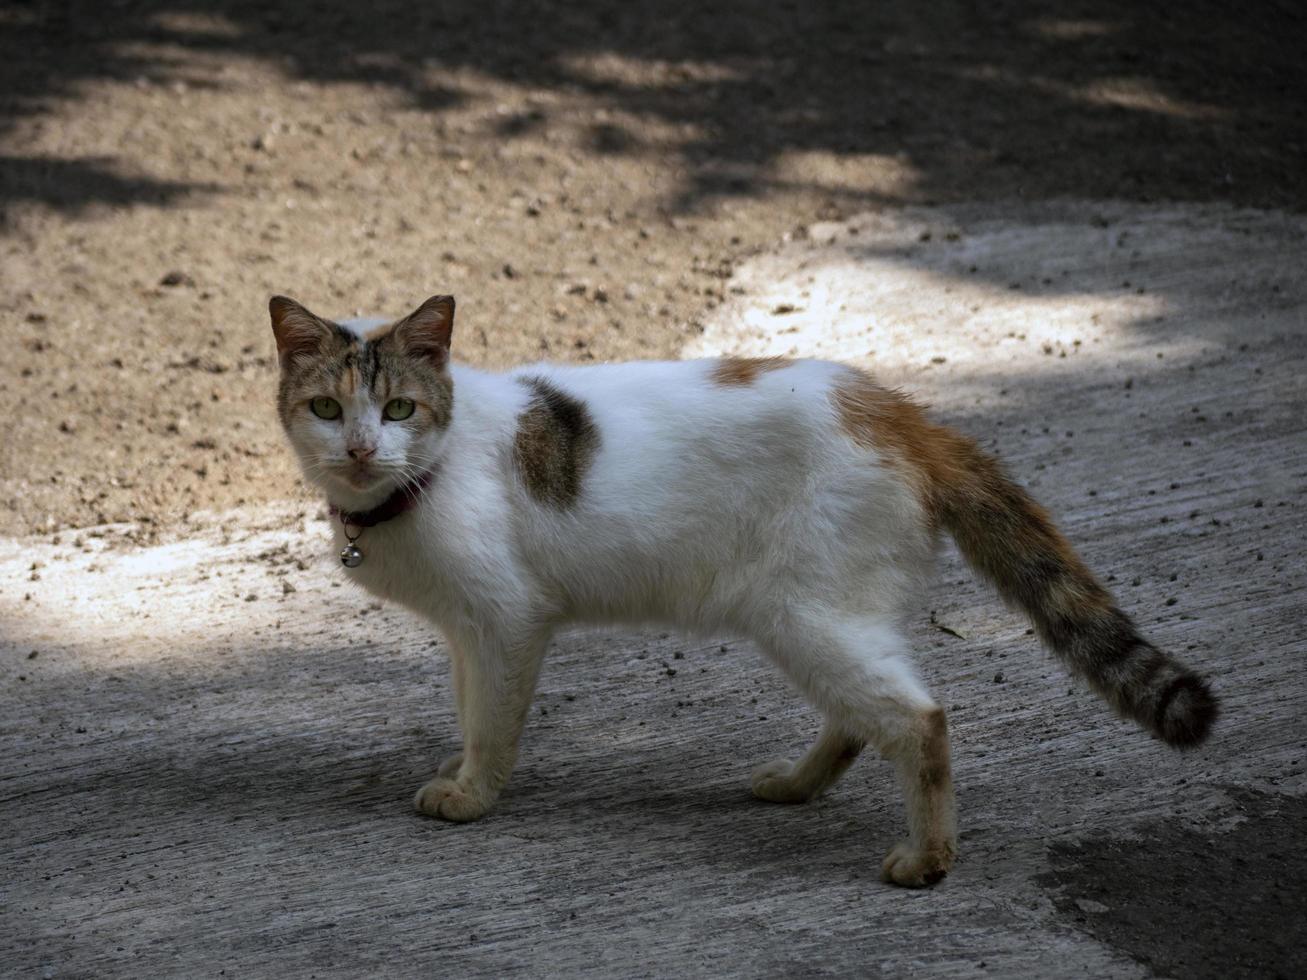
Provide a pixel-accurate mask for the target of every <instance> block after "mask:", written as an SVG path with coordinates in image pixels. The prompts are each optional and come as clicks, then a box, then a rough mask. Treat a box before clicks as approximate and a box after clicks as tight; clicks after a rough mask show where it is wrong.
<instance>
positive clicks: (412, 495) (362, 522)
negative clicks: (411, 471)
mask: <svg viewBox="0 0 1307 980" xmlns="http://www.w3.org/2000/svg"><path fill="white" fill-rule="evenodd" d="M435 475H436V472H435V470H427V471H425V472H424V473H423V474H422V475H421V476H419V477H418V478H417V479H415V480H410V481H409V482H408V483H405V484H402V485H401V486H398V487H396V488H395V489H394V491H392V492H391V494H390V496H389V497H387V498H386V499H385V500H383V501H382V502H381V503H379V504H377V506H375V507H373V508H372V509H371V510H357V511H355V510H343V509H342V508H340V507H337V506H336V505H335V504H332V505H331V514H332V516H333V517H339V518H340V522H341V523H342V524H346V525H349V526H351V527H376V526H377V525H378V524H384V523H385V522H386V521H388V520H390V519H392V518H395V517H398V516H399V515H400V514H404V513H407V512H408V511H410V510H412V509H413V508H414V507H416V506H417V503H418V500H419V499H421V497H422V491H423V490H425V489H426V488H427V487H428V486H430V484H431V481H432V479H433V478H434V477H435Z"/></svg>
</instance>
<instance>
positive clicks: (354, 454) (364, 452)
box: [349, 446, 377, 463]
mask: <svg viewBox="0 0 1307 980" xmlns="http://www.w3.org/2000/svg"><path fill="white" fill-rule="evenodd" d="M376 454H377V447H376V446H350V447H349V457H350V459H356V460H358V461H359V462H360V463H362V462H364V461H365V460H369V459H371V458H372V457H373V456H375V455H376Z"/></svg>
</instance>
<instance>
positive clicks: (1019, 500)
mask: <svg viewBox="0 0 1307 980" xmlns="http://www.w3.org/2000/svg"><path fill="white" fill-rule="evenodd" d="M923 421H924V420H923ZM925 425H926V426H929V428H930V429H931V430H932V431H931V435H932V436H933V440H932V441H935V440H938V441H937V442H936V443H935V446H934V447H933V448H935V449H936V452H934V453H932V454H931V455H932V456H934V457H935V461H934V463H935V465H931V466H927V467H924V469H925V470H926V473H925V475H926V478H927V484H928V488H927V500H928V504H929V507H930V509H931V511H932V513H933V516H934V517H935V519H936V520H937V521H938V523H939V525H940V526H941V527H943V528H944V529H946V530H947V531H948V532H949V533H950V534H951V535H952V536H953V539H954V541H956V542H957V545H958V549H959V550H960V551H961V552H962V555H963V557H965V558H966V560H967V562H968V563H969V564H970V565H971V567H972V568H974V569H975V570H976V571H977V572H978V573H979V574H980V575H981V576H983V577H984V578H985V579H986V580H988V581H989V582H990V583H991V584H992V585H993V586H994V587H995V588H996V589H998V591H999V593H1000V594H1001V595H1002V596H1003V597H1004V598H1005V599H1006V600H1007V601H1009V602H1011V603H1013V604H1014V605H1016V606H1018V607H1020V608H1021V609H1023V610H1024V611H1025V612H1026V614H1027V615H1028V616H1029V617H1030V619H1031V621H1032V622H1033V623H1034V626H1035V630H1036V631H1037V632H1038V633H1039V636H1040V638H1041V639H1042V640H1043V641H1044V643H1045V644H1046V645H1047V646H1048V647H1049V648H1050V649H1051V650H1052V651H1053V652H1054V653H1055V654H1056V655H1057V656H1058V657H1059V658H1060V659H1061V660H1062V662H1063V663H1065V664H1066V665H1067V667H1068V668H1069V669H1070V670H1071V672H1072V673H1073V674H1075V675H1076V676H1077V677H1080V678H1083V679H1084V680H1085V681H1086V682H1088V684H1089V686H1090V687H1092V688H1093V689H1094V691H1096V692H1097V693H1098V694H1099V695H1100V696H1101V697H1102V698H1103V699H1104V700H1105V701H1107V703H1108V704H1110V705H1111V706H1112V707H1113V708H1114V709H1115V710H1116V711H1117V713H1118V714H1120V715H1122V716H1123V717H1125V718H1131V719H1133V720H1134V721H1136V722H1138V723H1139V724H1140V725H1141V726H1143V727H1144V728H1145V729H1147V730H1148V731H1149V732H1151V733H1152V734H1153V735H1155V736H1157V737H1158V738H1160V739H1161V740H1162V741H1164V742H1166V743H1167V744H1168V745H1174V746H1177V747H1180V748H1187V747H1190V746H1194V745H1198V744H1199V743H1200V742H1202V741H1203V740H1204V739H1205V738H1206V737H1207V735H1208V732H1209V731H1210V730H1211V727H1212V723H1213V722H1214V721H1215V720H1216V716H1217V714H1218V707H1217V703H1216V699H1215V698H1214V697H1213V696H1212V693H1211V690H1210V689H1209V688H1208V686H1207V682H1206V681H1204V680H1203V679H1202V678H1201V677H1199V676H1198V675H1197V674H1196V673H1194V672H1193V671H1192V670H1190V669H1189V668H1188V667H1186V666H1185V665H1184V664H1182V663H1180V662H1179V661H1178V660H1176V659H1174V658H1173V657H1171V656H1169V655H1168V654H1166V653H1163V652H1162V651H1161V650H1159V649H1157V648H1156V647H1155V646H1153V645H1152V644H1151V643H1149V642H1148V641H1147V640H1145V639H1144V638H1143V637H1141V636H1140V635H1139V632H1138V630H1136V629H1135V624H1134V623H1133V622H1132V621H1131V619H1130V617H1129V616H1127V615H1126V614H1125V613H1123V612H1122V611H1121V610H1120V609H1118V608H1117V606H1116V603H1115V602H1114V601H1113V599H1112V596H1111V594H1110V593H1109V592H1108V591H1107V589H1106V588H1104V587H1103V585H1102V584H1101V583H1100V582H1099V581H1098V579H1097V578H1095V576H1094V574H1093V572H1091V571H1090V570H1089V569H1088V568H1087V567H1086V566H1085V563H1084V562H1083V561H1081V559H1080V556H1079V555H1077V554H1076V553H1075V551H1074V550H1073V549H1072V547H1071V545H1070V543H1069V542H1068V541H1067V540H1066V538H1064V537H1063V536H1062V534H1061V533H1060V532H1059V531H1058V529H1057V528H1056V527H1055V526H1054V524H1053V521H1052V520H1051V519H1050V518H1049V516H1048V513H1047V512H1046V511H1045V510H1044V509H1043V508H1042V507H1040V506H1039V504H1037V503H1036V502H1035V501H1034V500H1033V499H1032V498H1031V497H1030V495H1029V494H1028V493H1026V491H1025V490H1023V489H1022V488H1021V487H1019V486H1018V485H1017V484H1016V483H1014V482H1013V481H1012V480H1011V479H1010V478H1009V477H1008V475H1007V474H1006V473H1005V472H1004V471H1003V467H1002V466H1001V465H1000V464H999V462H998V461H997V460H996V459H994V458H993V457H992V456H990V455H988V454H986V453H984V452H982V451H981V450H980V448H979V447H978V446H976V444H975V443H973V442H972V441H971V440H969V439H966V438H965V437H963V436H960V435H958V434H957V433H954V432H952V431H950V430H948V429H943V428H941V427H939V426H934V425H931V424H930V423H925ZM940 450H942V452H940ZM941 456H942V457H943V458H942V459H941V458H940V457H941Z"/></svg>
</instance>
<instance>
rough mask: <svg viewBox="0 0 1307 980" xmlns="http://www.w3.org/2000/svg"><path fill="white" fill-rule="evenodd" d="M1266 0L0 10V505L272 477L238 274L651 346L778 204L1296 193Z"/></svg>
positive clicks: (503, 346) (664, 347)
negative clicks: (0, 349) (439, 302)
mask: <svg viewBox="0 0 1307 980" xmlns="http://www.w3.org/2000/svg"><path fill="white" fill-rule="evenodd" d="M1305 43H1307V24H1305V22H1304V14H1303V12H1302V10H1301V9H1300V7H1299V5H1297V4H1294V3H1291V2H1289V0H1283V2H1269V3H1256V2H1254V3H1245V4H1240V5H1238V6H1237V7H1231V6H1230V5H1229V4H1227V3H1217V2H1208V0H1204V2H1201V3H1196V4H1186V5H1185V6H1184V8H1183V10H1181V9H1179V8H1169V7H1168V8H1159V9H1150V8H1148V7H1147V6H1146V5H1139V4H1134V3H1128V2H1125V0H1118V2H1110V0H1085V2H1079V3H1074V4H1070V5H1065V4H1063V5H1059V6H1058V7H1057V8H1056V12H1053V9H1052V8H1049V7H1048V5H1047V4H1036V3H1031V2H1012V0H999V2H993V3H986V4H983V5H980V6H979V7H977V6H976V5H973V4H965V3H952V2H949V3H931V4H918V3H913V2H905V0H896V2H889V3H881V4H868V3H866V2H865V0H844V2H834V3H821V4H800V3H783V2H774V3H773V2H763V3H758V2H753V0H738V2H710V3H696V4H683V3H679V2H673V0H658V2H649V3H640V4H607V3H599V2H579V3H552V2H532V0H523V2H486V0H478V2H476V3H471V2H466V0H456V2H448V3H440V4H414V3H409V2H396V0H385V2H379V3H370V4H366V5H359V4H354V5H347V4H331V3H309V2H300V3H284V4H275V3H274V4H269V3H265V2H242V0H220V2H208V0H205V2H195V0H116V2H111V3H92V2H72V3H69V2H42V0H33V2H23V3H13V4H8V5H6V6H5V7H4V9H3V10H0V141H2V142H0V207H2V208H3V226H2V227H0V278H2V280H3V283H4V287H5V288H4V289H3V291H0V332H2V336H3V338H4V346H5V357H4V358H3V359H0V415H2V416H3V417H4V418H5V419H7V420H8V423H7V425H6V431H5V451H4V452H3V453H0V504H2V505H3V507H4V508H5V510H6V511H7V512H8V513H9V515H10V521H9V524H10V527H11V528H12V529H28V530H36V529H43V530H54V529H58V528H64V527H78V526H85V525H88V524H98V523H105V522H124V521H129V522H132V523H134V524H135V525H137V527H138V528H139V529H140V530H139V532H138V533H139V534H140V536H142V537H147V538H148V537H149V536H150V532H151V529H154V528H158V527H160V526H167V525H169V524H172V523H175V522H176V521H177V520H178V519H179V518H181V517H183V516H184V515H186V514H189V513H192V512H195V511H202V510H211V509H221V508H225V507H230V506H235V505H241V504H246V503H256V502H259V501H264V500H268V499H276V498H281V497H285V496H286V495H288V494H293V493H295V492H296V490H295V488H296V486H297V481H296V477H295V474H294V470H293V468H292V466H291V463H290V461H289V460H288V458H287V454H286V453H285V451H284V449H283V446H282V444H281V441H280V436H279V433H278V431H277V427H276V423H275V419H274V415H273V412H272V407H271V397H270V392H271V384H272V377H273V365H272V362H271V359H270V352H271V340H270V337H269V332H268V328H267V322H266V319H267V318H266V313H265V302H266V299H267V296H268V295H269V294H270V293H272V292H285V293H289V294H291V295H293V296H295V297H297V298H299V299H301V300H302V301H304V302H306V303H308V304H309V305H310V306H312V307H314V308H316V309H320V310H321V311H322V312H324V313H328V314H335V313H353V312H356V311H365V312H377V313H388V314H395V315H398V314H399V313H401V312H404V311H406V310H407V309H409V308H411V307H412V306H414V305H415V304H416V303H418V302H420V301H421V300H422V299H424V298H425V297H426V296H428V295H430V294H432V293H436V292H450V293H453V294H455V295H456V296H457V298H458V301H459V310H460V314H459V323H458V335H457V354H458V355H459V356H461V357H463V358H465V359H467V360H469V361H472V362H476V363H479V364H492V365H502V364H509V363H513V362H519V361H521V360H523V359H534V358H538V357H549V358H566V359H583V360H584V359H590V358H596V359H599V360H606V359H619V358H625V357H635V356H639V357H645V356H673V355H675V354H676V353H677V352H678V351H679V349H680V348H681V346H682V344H683V343H684V342H685V341H686V340H687V338H692V337H693V336H694V335H695V334H696V333H697V332H698V331H699V330H700V329H702V324H703V319H704V317H705V316H706V315H707V314H708V313H709V312H710V311H711V310H712V309H713V308H714V307H715V306H717V305H718V304H719V303H720V302H721V301H722V300H723V299H724V298H725V297H724V283H725V280H724V276H726V275H727V274H729V271H730V269H731V268H732V266H733V265H734V264H735V263H736V262H737V261H739V260H740V259H741V258H742V257H745V256H747V255H749V254H751V253H753V252H755V251H758V250H765V249H768V248H770V247H772V246H773V244H774V243H775V242H777V241H778V240H779V239H781V238H782V237H783V236H784V235H786V234H789V233H794V232H795V231H796V230H797V229H800V228H803V227H806V226H807V225H809V224H810V223H812V222H813V221H815V220H832V219H836V218H838V217H841V216H844V215H848V214H852V213H855V212H858V211H862V210H865V209H867V208H868V207H891V206H895V205H901V204H905V203H915V204H929V203H949V202H961V201H1003V200H1016V201H1022V202H1037V201H1042V200H1049V199H1058V198H1063V197H1067V196H1070V197H1075V198H1092V199H1111V200H1133V201H1141V202H1148V201H1166V200H1170V201H1209V202H1210V201H1218V202H1228V203H1234V204H1240V205H1251V206H1257V207H1274V208H1279V209H1287V210H1289V211H1294V212H1298V211H1301V210H1303V208H1304V206H1307V181H1304V180H1303V179H1302V177H1303V172H1304V161H1305V160H1307V117H1305V113H1307V108H1305V107H1307V82H1305V78H1307V69H1304V65H1303V61H1302V58H1301V52H1302V49H1303V46H1304V44H1305Z"/></svg>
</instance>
